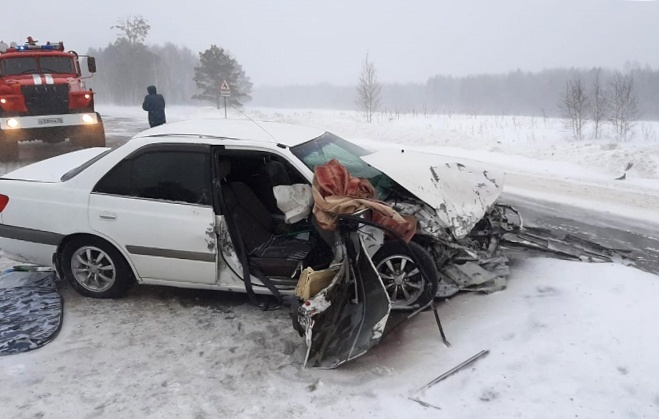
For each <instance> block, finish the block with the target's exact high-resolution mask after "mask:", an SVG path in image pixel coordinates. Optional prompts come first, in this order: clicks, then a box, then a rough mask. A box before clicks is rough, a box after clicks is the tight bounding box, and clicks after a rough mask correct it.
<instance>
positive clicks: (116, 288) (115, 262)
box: [60, 237, 135, 298]
mask: <svg viewBox="0 0 659 419" xmlns="http://www.w3.org/2000/svg"><path fill="white" fill-rule="evenodd" d="M60 261H61V268H62V275H63V276H64V277H65V278H66V280H67V281H68V282H69V283H70V284H71V286H72V287H73V288H75V290H76V291H78V292H79V293H80V294H82V295H84V296H87V297H93V298H117V297H119V296H121V295H122V294H123V293H125V292H126V291H127V290H128V288H130V286H131V285H132V284H133V283H134V282H135V276H134V275H133V271H132V270H131V268H130V266H129V265H128V262H126V259H124V257H123V256H122V255H121V253H119V251H118V250H117V249H115V248H114V246H112V245H111V244H109V243H107V242H105V241H104V240H101V239H99V238H96V237H83V238H76V239H73V240H71V241H70V242H68V243H66V244H65V245H64V247H63V248H62V252H61V256H60Z"/></svg>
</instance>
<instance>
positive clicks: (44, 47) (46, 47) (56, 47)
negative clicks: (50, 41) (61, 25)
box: [16, 44, 64, 51]
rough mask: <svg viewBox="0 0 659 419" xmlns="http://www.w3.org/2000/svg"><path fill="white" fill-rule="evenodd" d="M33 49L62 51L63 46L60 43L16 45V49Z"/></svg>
mask: <svg viewBox="0 0 659 419" xmlns="http://www.w3.org/2000/svg"><path fill="white" fill-rule="evenodd" d="M35 49H40V50H44V51H63V50H64V46H63V45H61V44H58V45H28V44H26V45H18V46H17V47H16V51H33V50H35Z"/></svg>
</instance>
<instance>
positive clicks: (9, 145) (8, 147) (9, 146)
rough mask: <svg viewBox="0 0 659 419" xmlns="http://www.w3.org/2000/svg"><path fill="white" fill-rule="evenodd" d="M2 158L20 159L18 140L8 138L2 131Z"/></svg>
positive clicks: (3, 159)
mask: <svg viewBox="0 0 659 419" xmlns="http://www.w3.org/2000/svg"><path fill="white" fill-rule="evenodd" d="M0 160H1V161H15V160H18V141H16V140H15V139H14V140H12V139H9V138H6V137H5V136H4V135H2V133H1V132H0Z"/></svg>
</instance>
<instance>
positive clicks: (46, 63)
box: [39, 57, 75, 74]
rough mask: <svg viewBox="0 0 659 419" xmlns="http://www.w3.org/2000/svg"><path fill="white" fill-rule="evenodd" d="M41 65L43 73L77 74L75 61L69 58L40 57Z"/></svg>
mask: <svg viewBox="0 0 659 419" xmlns="http://www.w3.org/2000/svg"><path fill="white" fill-rule="evenodd" d="M39 65H40V66H41V71H42V72H43V73H68V74H71V73H75V69H74V67H73V60H71V59H70V58H68V57H40V58H39Z"/></svg>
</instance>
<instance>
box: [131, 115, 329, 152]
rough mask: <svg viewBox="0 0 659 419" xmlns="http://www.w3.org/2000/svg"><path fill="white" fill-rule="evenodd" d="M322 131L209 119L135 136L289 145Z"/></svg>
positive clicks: (174, 124) (236, 120) (315, 135)
mask: <svg viewBox="0 0 659 419" xmlns="http://www.w3.org/2000/svg"><path fill="white" fill-rule="evenodd" d="M324 133H325V131H323V130H319V129H316V128H310V127H303V126H299V125H291V124H284V123H280V122H268V121H252V120H247V119H219V118H209V119H192V120H187V121H180V122H172V123H167V124H163V125H160V126H157V127H155V128H151V129H148V130H146V131H143V132H141V133H139V134H137V135H136V136H135V137H134V138H149V137H151V138H153V137H167V136H181V137H188V136H189V137H194V138H197V139H198V138H200V137H201V138H206V139H209V140H211V141H209V143H212V140H213V139H224V138H226V139H231V140H242V141H256V142H267V143H270V144H284V145H286V146H289V147H292V146H296V145H299V144H302V143H305V142H307V141H310V140H313V139H314V138H318V137H320V136H321V135H322V134H324Z"/></svg>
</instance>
